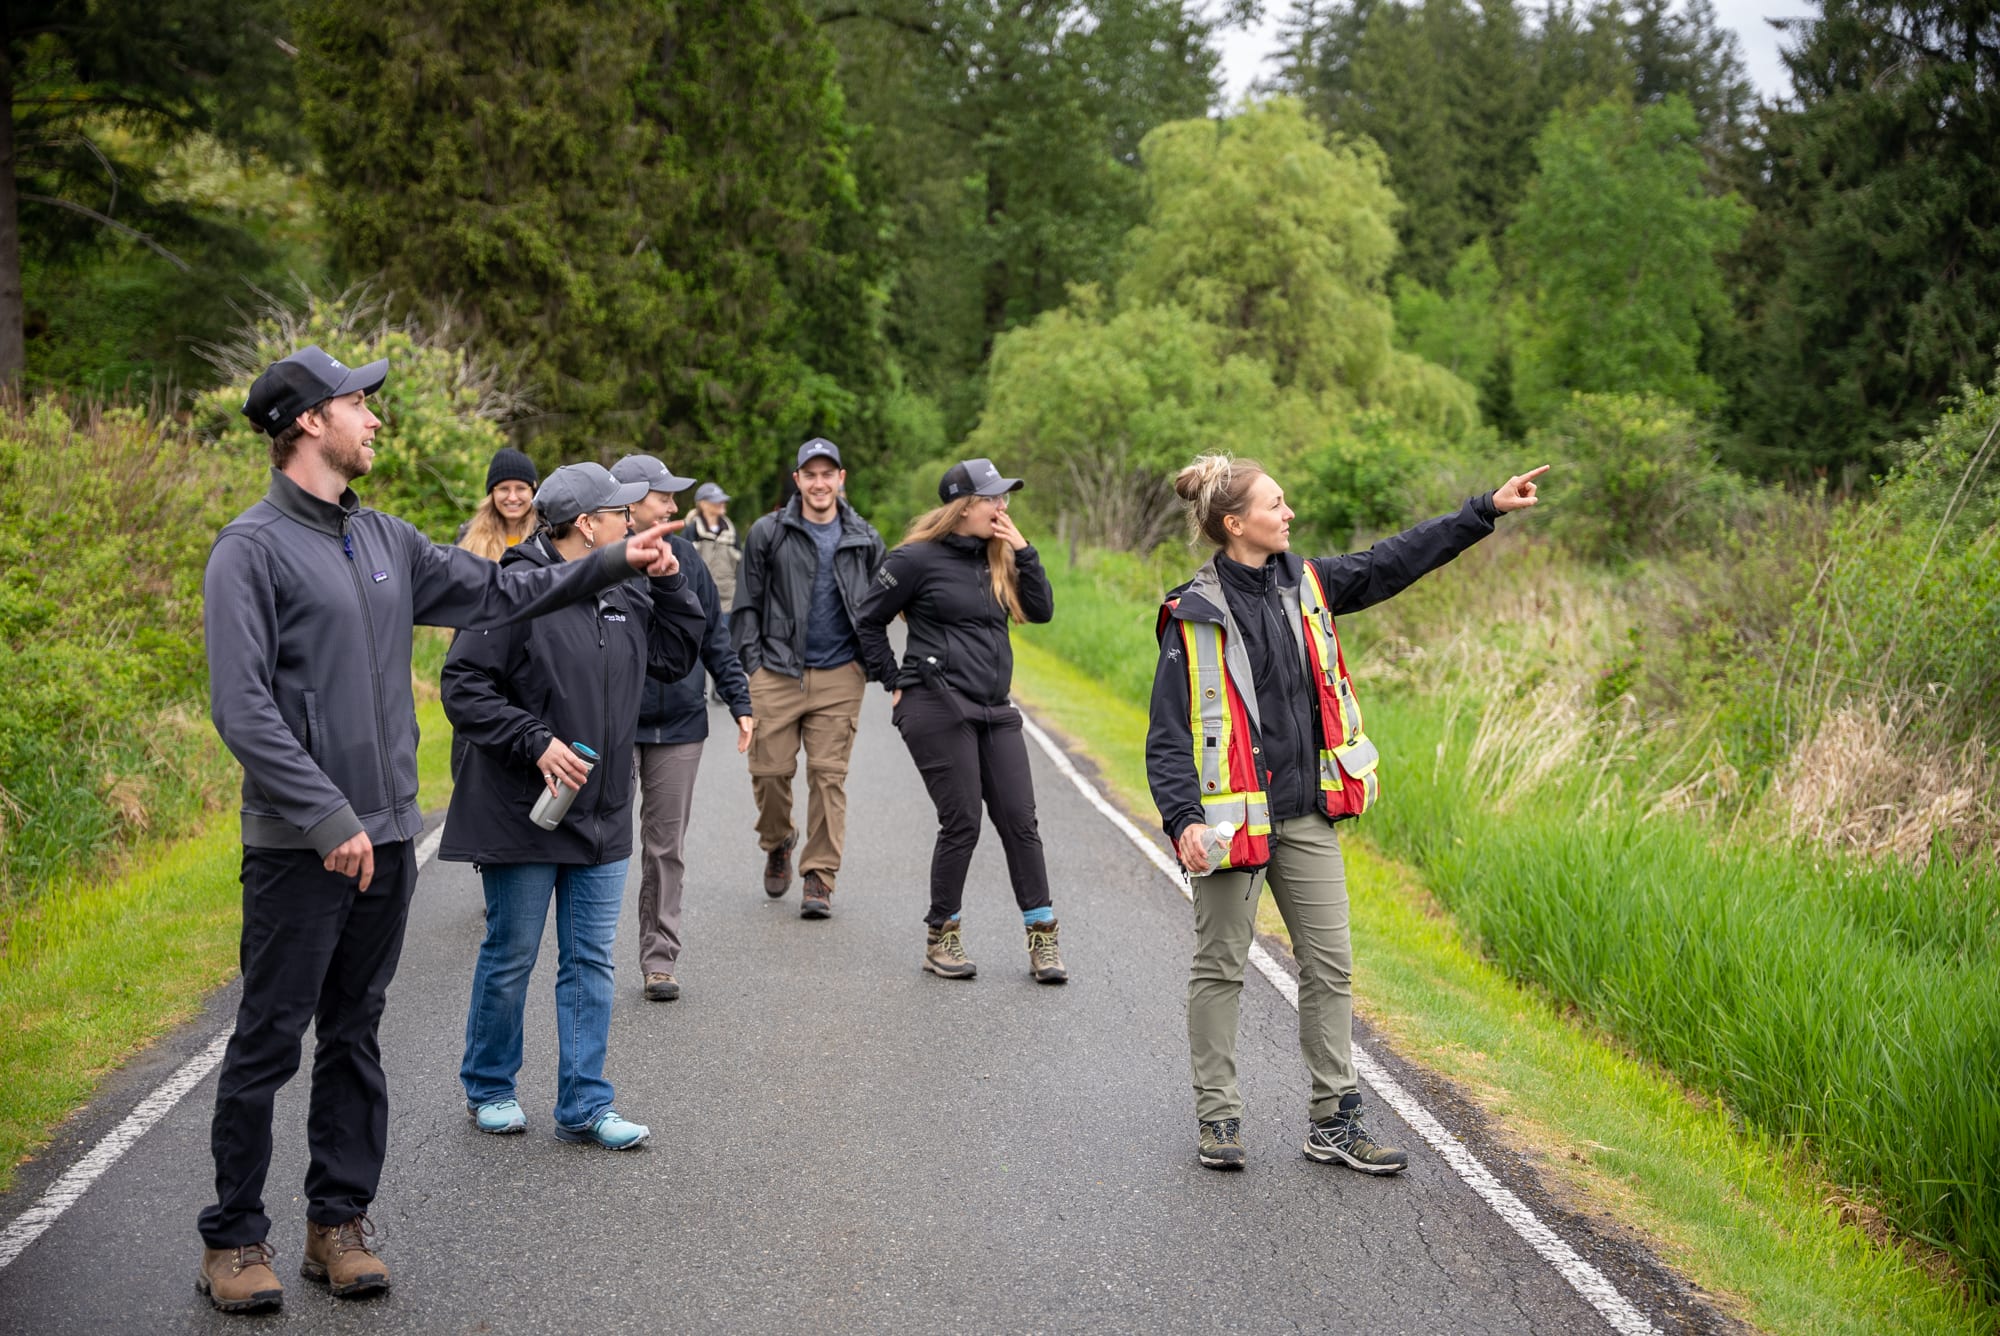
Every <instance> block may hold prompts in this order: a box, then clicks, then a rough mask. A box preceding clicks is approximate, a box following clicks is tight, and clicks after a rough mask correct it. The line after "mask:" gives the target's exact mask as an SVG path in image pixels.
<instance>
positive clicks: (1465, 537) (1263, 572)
mask: <svg viewBox="0 0 2000 1336" xmlns="http://www.w3.org/2000/svg"><path fill="white" fill-rule="evenodd" d="M1542 472H1543V470H1542V469H1536V470H1534V471H1533V472H1532V473H1527V474H1523V475H1522V476H1520V477H1517V478H1511V479H1509V480H1508V481H1507V484H1506V485H1505V486H1503V487H1501V488H1500V489H1499V490H1498V491H1495V492H1490V493H1488V494H1487V495H1485V496H1478V497H1474V498H1472V499H1471V500H1469V501H1467V502H1466V503H1465V504H1464V505H1463V506H1461V507H1460V508H1459V509H1458V511H1457V512H1456V513H1454V514H1450V515H1443V516H1440V517H1438V518H1437V519H1433V520H1425V521H1424V522H1423V523H1422V524H1419V525H1416V526H1415V527H1414V528H1411V529H1407V530H1405V531H1404V532H1402V533H1399V534H1397V535H1395V536H1394V537H1393V538H1385V539H1383V540H1382V541H1381V542H1379V543H1377V544H1375V546H1374V547H1372V548H1370V549H1368V550H1367V551H1366V552H1354V553H1347V554H1343V555H1340V556H1333V557H1314V558H1312V559H1311V560H1309V561H1308V560H1303V559H1301V558H1299V557H1297V556H1295V555H1293V553H1292V551H1291V545H1292V539H1291V522H1292V510H1291V507H1289V506H1287V505H1286V504H1285V493H1284V489H1283V488H1282V487H1280V486H1279V485H1278V483H1277V480H1276V479H1274V478H1272V477H1271V476H1270V475H1269V474H1267V473H1265V472H1264V470H1263V469H1262V468H1260V467H1259V466H1258V465H1256V464H1253V463H1251V462H1250V461H1248V460H1242V459H1231V458H1230V457H1229V456H1227V455H1203V456H1202V457H1200V458H1199V459H1197V460H1195V461H1194V463H1192V464H1190V465H1188V467H1186V468H1184V469H1182V470H1181V471H1180V474H1179V475H1178V476H1177V477H1176V478H1175V479H1174V491H1175V493H1176V494H1177V495H1178V496H1179V497H1180V498H1181V501H1182V502H1183V503H1184V504H1185V505H1186V507H1187V512H1188V518H1189V520H1190V521H1191V523H1192V527H1193V529H1194V532H1195V535H1196V536H1197V537H1200V538H1205V539H1207V540H1208V541H1209V542H1210V543H1212V544H1214V546H1215V548H1216V553H1215V556H1214V557H1213V558H1211V559H1210V560H1209V561H1208V563H1207V564H1206V565H1204V566H1203V567H1202V568H1201V569H1200V570H1199V571H1196V572H1195V575H1194V578H1193V579H1192V580H1189V581H1188V582H1187V583H1186V584H1184V585H1182V586H1180V587H1179V588H1178V589H1175V590H1174V591H1172V592H1171V593H1170V594H1168V595H1167V599H1166V603H1165V605H1164V606H1163V607H1162V608H1161V610H1160V621H1159V631H1160V660H1159V667H1158V670H1157V671H1156V672H1155V674H1154V677H1153V700H1152V708H1151V714H1150V720H1149V726H1148V729H1147V734H1146V777H1147V780H1148V782H1149V783H1150V785H1151V788H1152V791H1153V801H1154V803H1155V804H1156V805H1157V806H1158V807H1159V809H1160V822H1161V824H1162V825H1163V826H1164V827H1165V828H1166V832H1167V837H1168V838H1169V839H1171V840H1172V841H1173V842H1174V847H1175V850H1176V851H1177V852H1178V853H1179V854H1180V859H1181V864H1182V865H1183V866H1184V867H1186V868H1187V870H1188V872H1189V873H1190V874H1191V875H1192V877H1193V879H1194V880H1193V893H1194V922H1195V954H1194V968H1193V971H1192V976H1191V977H1190V979H1189V981H1188V1002H1187V1025H1188V1051H1189V1055H1190V1059H1191V1065H1192V1067H1193V1069H1194V1091H1195V1117H1196V1119H1197V1120H1198V1122H1199V1124H1200V1126H1199V1129H1198V1132H1199V1149H1198V1153H1199V1156H1200V1159H1201V1163H1202V1164H1204V1165H1205V1166H1207V1167H1208V1168H1211V1169H1240V1168H1242V1166H1243V1137H1242V1120H1243V1097H1242V1094H1241V1092H1240V1091H1239V1090H1238V1088H1237V1084H1236V1019H1237V1001H1238V998H1239V995H1240V994H1241V993H1242V991H1243V964H1244V961H1245V960H1246V959H1247V958H1248V956H1249V952H1250V943H1251V939H1252V937H1253V935H1254V934H1255V931H1256V920H1257V892H1258V889H1259V887H1260V884H1261V883H1262V882H1263V880H1264V877H1265V875H1266V874H1267V873H1268V874H1269V877H1270V884H1271V893H1272V896H1273V898H1274V899H1276V901H1277V903H1278V911H1279V913H1281V914H1282V915H1283V916H1284V919H1285V926H1286V928H1287V929H1288V930H1289V931H1290V933H1291V937H1292V954H1293V956H1294V957H1295V958H1296V959H1297V960H1298V962H1299V1048H1300V1049H1301V1051H1302V1052H1303V1053H1304V1055H1305V1062H1306V1070H1307V1071H1308V1072H1309V1073H1311V1076H1312V1103H1311V1106H1310V1109H1309V1113H1308V1117H1309V1121H1310V1124H1311V1125H1310V1127H1309V1128H1308V1129H1307V1133H1306V1142H1305V1153H1306V1154H1307V1155H1308V1156H1309V1157H1311V1158H1312V1159H1314V1160H1317V1161H1319V1162H1320V1163H1322V1164H1333V1163H1340V1164H1345V1165H1347V1166H1349V1167H1350V1168H1354V1169H1359V1170H1361V1171H1362V1172H1364V1173H1371V1174H1393V1173H1395V1172H1397V1171H1398V1170H1400V1169H1402V1168H1403V1167H1404V1166H1405V1165H1407V1164H1408V1163H1409V1158H1408V1157H1407V1156H1406V1155H1404V1153H1403V1152H1402V1151H1400V1150H1397V1149H1395V1148H1394V1147H1390V1146H1382V1145H1378V1144H1376V1143H1375V1142H1374V1141H1373V1140H1371V1139H1370V1138H1369V1136H1368V1134H1367V1133H1366V1131H1364V1130H1363V1128H1362V1125H1361V1095H1360V1092H1359V1090H1358V1088H1357V1084H1356V1081H1355V1076H1354V1058H1353V1021H1354V1016H1353V998H1352V995H1351V993H1350V991H1349V982H1348V981H1349V975H1350V972H1351V969H1352V961H1353V956H1352V951H1351V948H1350V945H1349V940H1348V927H1347V880H1346V874H1345V871H1344V869H1343V865H1342V862H1341V855H1340V840H1339V837H1338V836H1337V835H1336V834H1335V830H1334V823H1335V822H1336V821H1341V820H1344V819H1346V818H1347V817H1351V816H1358V815H1359V814H1360V813H1361V812H1362V811H1363V810H1364V809H1365V808H1366V807H1368V806H1369V804H1370V803H1372V802H1373V801H1374V799H1375V794H1376V785H1377V779H1376V773H1375V770H1376V752H1375V745H1374V743H1373V742H1372V741H1371V740H1370V739H1369V738H1368V736H1367V735H1366V733H1365V732H1364V731H1363V729H1362V725H1361V710H1360V707H1359V706H1358V705H1357V704H1356V703H1355V698H1354V687H1353V680H1352V679H1351V678H1350V677H1349V675H1348V672H1347V662H1346V660H1345V658H1344V657H1343V656H1342V654H1341V651H1340V637H1339V633H1338V631H1337V630H1336V629H1335V626H1334V618H1335V616H1336V615H1339V614H1344V613H1349V612H1359V611H1360V610H1361V609H1363V608H1366V607H1369V606H1370V605H1372V604H1376V603H1380V602H1382V601H1383V600H1384V599H1387V598H1390V597H1392V596H1394V595H1395V594H1397V593H1399V592H1401V591H1402V590H1403V589H1405V588H1407V587H1408V586H1410V585H1412V584H1414V583H1416V581H1417V580H1419V579H1421V578H1422V577H1423V576H1425V575H1427V574H1428V573H1430V572H1431V571H1434V570H1436V569H1437V568H1438V567H1440V566H1442V565H1444V564H1445V563H1446V562H1448V561H1450V560H1451V559H1452V558H1453V557H1455V556H1457V555H1458V554H1459V553H1460V552H1463V551H1464V550H1465V549H1466V548H1468V547H1471V546H1472V545H1473V544H1474V543H1476V542H1478V541H1479V540H1480V539H1482V538H1484V537H1485V536H1486V535H1487V534H1490V533H1492V532H1493V520H1494V517H1495V516H1496V515H1498V514H1500V513H1502V512H1505V511H1510V510H1519V509H1521V508H1523V507H1525V506H1532V505H1534V504H1535V481H1534V480H1535V479H1536V478H1537V477H1539V476H1540V475H1541V474H1542ZM1197 731H1199V735H1200V736H1199V738H1197Z"/></svg>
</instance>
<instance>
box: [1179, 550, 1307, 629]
mask: <svg viewBox="0 0 2000 1336" xmlns="http://www.w3.org/2000/svg"><path fill="white" fill-rule="evenodd" d="M1218 559H1223V558H1222V554H1221V553H1220V552H1218V553H1216V554H1215V556H1212V557H1210V558H1209V559H1208V560H1207V561H1205V562H1203V563H1202V565H1201V569H1200V570H1198V571H1196V572H1195V573H1194V578H1193V579H1192V580H1189V581H1188V582H1187V583H1186V584H1184V585H1182V586H1181V587H1180V588H1179V589H1178V590H1175V591H1174V592H1173V593H1170V594H1168V595H1167V611H1168V614H1169V615H1170V616H1173V617H1177V618H1179V619H1180V620H1181V621H1184V622H1213V623H1215V624H1216V625H1217V626H1221V627H1225V628H1228V629H1230V630H1234V629H1235V627H1234V626H1233V625H1232V624H1231V623H1232V622H1233V620H1234V619H1233V618H1231V617H1230V615H1229V603H1228V601H1227V599H1226V598H1225V597H1224V596H1223V592H1222V571H1221V568H1220V567H1219V566H1218V565H1217V564H1216V563H1217V561H1218ZM1238 569H1239V570H1241V569H1246V568H1244V567H1238ZM1266 569H1267V570H1269V571H1270V576H1269V578H1270V580H1271V582H1272V583H1273V584H1275V585H1276V586H1277V587H1278V592H1279V593H1280V594H1281V595H1282V594H1285V593H1288V592H1289V593H1290V594H1291V598H1290V599H1289V600H1287V602H1286V606H1287V607H1288V608H1289V607H1292V606H1295V605H1296V604H1297V602H1298V588H1299V580H1300V579H1301V578H1302V576H1303V574H1304V571H1305V563H1304V561H1303V560H1301V559H1300V558H1299V557H1298V555H1297V554H1295V553H1291V552H1281V553H1279V554H1278V557H1277V559H1276V560H1275V561H1273V562H1271V563H1270V565H1269V566H1267V567H1266Z"/></svg>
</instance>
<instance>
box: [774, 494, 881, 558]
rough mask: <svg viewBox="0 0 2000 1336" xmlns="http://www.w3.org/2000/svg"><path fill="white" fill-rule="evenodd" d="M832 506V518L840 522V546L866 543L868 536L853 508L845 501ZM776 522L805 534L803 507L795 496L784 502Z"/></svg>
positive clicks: (804, 512) (804, 511) (836, 502)
mask: <svg viewBox="0 0 2000 1336" xmlns="http://www.w3.org/2000/svg"><path fill="white" fill-rule="evenodd" d="M833 505H834V512H833V513H834V516H835V517H836V518H837V519H838V520H839V521H840V545H841V546H842V547H845V546H847V545H848V544H849V543H850V542H861V543H866V542H867V541H868V536H867V535H866V534H865V533H863V532H862V531H861V516H860V514H859V513H858V512H857V511H856V510H855V509H854V507H853V506H850V505H848V504H847V503H846V502H845V501H835V502H834V503H833ZM778 520H779V522H780V523H781V524H788V525H790V526H791V527H792V528H794V529H797V530H798V531H799V532H800V533H805V532H806V510H805V506H804V505H803V504H802V503H801V502H800V501H799V499H798V498H797V497H796V496H795V497H793V498H792V499H791V500H789V501H787V502H785V508H784V509H783V510H781V511H779V512H778ZM808 536H810V535H808Z"/></svg>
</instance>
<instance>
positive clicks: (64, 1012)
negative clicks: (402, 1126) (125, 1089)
mask: <svg viewBox="0 0 2000 1336" xmlns="http://www.w3.org/2000/svg"><path fill="white" fill-rule="evenodd" d="M432 677H433V679H434V678H435V673H433V674H432ZM417 718H418V722H419V723H420V724H421V726H422V728H423V732H424V740H423V745H422V747H421V748H420V749H419V751H418V755H417V768H418V773H419V775H421V776H422V778H423V782H422V784H421V786H420V788H419V791H418V793H419V801H420V802H421V803H422V804H423V807H424V810H426V811H432V810H435V809H436V808H438V807H440V806H442V805H444V803H445V802H447V801H448V800H449V798H450V793H451V779H450V774H451V771H450V753H451V727H450V725H449V724H447V723H446V722H445V718H444V711H443V709H442V708H440V707H439V706H438V705H437V703H436V702H435V701H434V700H433V701H428V702H421V703H420V704H419V705H418V707H417ZM241 851H242V845H241V843H240V841H239V839H238V834H237V817H236V814H235V812H234V811H233V810H232V811H230V812H228V813H226V814H222V815H219V816H217V817H216V818H215V819H214V820H212V821H211V822H210V823H208V825H207V827H206V829H204V831H203V832H202V833H201V834H199V835H197V836H194V837H192V838H189V839H185V840H182V841H179V842H176V843H174V844H171V845H168V846H165V847H163V848H156V849H153V850H151V851H148V852H147V853H145V854H142V855H141V856H139V857H138V858H136V859H135V860H133V861H132V862H131V863H130V864H129V865H128V866H127V867H126V868H125V869H124V870H123V871H122V872H121V874H120V875H119V876H118V877H117V878H116V879H114V880H110V881H101V882H79V883H74V884H71V885H69V886H58V887H53V888H51V889H50V890H49V891H48V892H46V893H45V894H43V895H42V896H40V897H39V898H38V900H37V902H36V905H35V907H34V908H33V909H32V910H31V911H29V912H28V913H26V914H23V915H22V916H20V917H19V918H17V919H16V920H15V921H14V923H13V925H12V932H11V935H10V937H9V938H8V941H7V945H6V951H5V954H4V955H0V1036H4V1038H0V1191H5V1190H6V1189H7V1188H8V1187H10V1186H11V1185H12V1183H13V1180H14V1172H15V1167H16V1166H17V1165H18V1164H19V1163H20V1161H21V1160H22V1159H23V1158H25V1157H26V1156H29V1155H32V1154H33V1153H35V1152H36V1151H37V1150H39V1149H40V1148H41V1147H42V1146H43V1145H45V1144H46V1143H47V1141H48V1139H49V1136H50V1134H51V1133H52V1132H53V1131H54V1129H55V1127H56V1125H57V1124H59V1123H60V1122H61V1121H62V1120H63V1119H64V1118H66V1117H67V1116H68V1115H69V1114H70V1112H71V1111H72V1110H74V1109H76V1108H78V1107H79V1106H81V1105H82V1104H83V1103H85V1102H86V1101H87V1100H89V1098H90V1096H91V1094H92V1093H93V1092H94V1091H95V1090H96V1089H97V1085H98V1083H99V1082H100V1081H101V1080H102V1079H103V1078H104V1076H105V1075H106V1074H107V1073H109V1072H111V1071H113V1070H114V1069H116V1068H117V1066H118V1065H119V1064H120V1063H122V1062H124V1061H125V1060H126V1059H127V1058H129V1057H130V1056H131V1055H132V1054H134V1053H136V1052H138V1051H139V1050H140V1049H142V1048H144V1047H145V1046H146V1045H147V1044H149V1043H151V1042H152V1041H153V1040H155V1039H157V1038H159V1037H160V1036H161V1035H163V1034H166V1033H167V1032H168V1031H170V1030H171V1029H173V1028H174V1027H175V1026H176V1025H179V1024H181V1023H182V1022H184V1021H186V1020H187V1019H188V1018H189V1017H190V1016H192V1015H194V1014H195V1012H196V1011H197V1010H199V1009H200V1007H201V1004H202V1001H203V999H204V998H205V997H207V995H208V994H209V993H210V992H211V991H213V990H214V989H215V988H217V987H218V986H220V985H221V984H223V983H225V982H227V981H228V980H229V979H230V977H231V976H233V975H234V974H235V972H236V948H237V936H238V931H239V928H240V926H241V922H242V906H241V898H240V897H241V889H240V886H239V884H238V881H237V870H238V867H239V865H240V862H241V856H242V855H241Z"/></svg>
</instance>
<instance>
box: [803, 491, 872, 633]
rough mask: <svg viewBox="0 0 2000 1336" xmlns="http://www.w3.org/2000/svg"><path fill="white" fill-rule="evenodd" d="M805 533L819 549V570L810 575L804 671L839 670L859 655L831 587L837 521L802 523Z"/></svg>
mask: <svg viewBox="0 0 2000 1336" xmlns="http://www.w3.org/2000/svg"><path fill="white" fill-rule="evenodd" d="M805 526H806V532H807V533H809V534H811V535H812V537H813V543H814V544H815V545H816V546H817V547H818V548H819V569H818V570H816V571H814V572H813V592H812V611H811V612H809V613H807V614H806V667H808V668H838V667H840V665H841V664H843V663H852V662H854V660H855V657H856V656H857V655H858V654H859V653H860V652H861V646H860V643H859V642H858V641H856V640H855V638H854V623H853V622H851V621H849V620H848V619H847V608H846V607H845V606H844V605H843V604H842V603H841V601H840V590H839V589H837V588H835V587H834V583H833V554H834V551H835V549H837V548H838V547H839V546H840V517H839V516H835V517H834V518H833V520H832V521H831V522H829V523H826V524H814V523H813V522H812V521H811V520H807V521H805Z"/></svg>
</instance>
